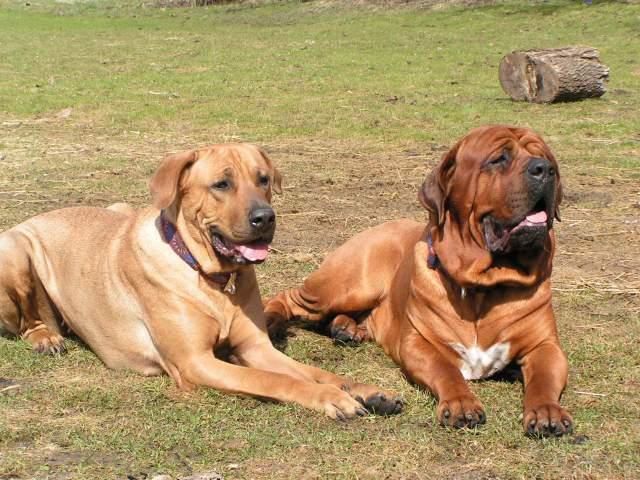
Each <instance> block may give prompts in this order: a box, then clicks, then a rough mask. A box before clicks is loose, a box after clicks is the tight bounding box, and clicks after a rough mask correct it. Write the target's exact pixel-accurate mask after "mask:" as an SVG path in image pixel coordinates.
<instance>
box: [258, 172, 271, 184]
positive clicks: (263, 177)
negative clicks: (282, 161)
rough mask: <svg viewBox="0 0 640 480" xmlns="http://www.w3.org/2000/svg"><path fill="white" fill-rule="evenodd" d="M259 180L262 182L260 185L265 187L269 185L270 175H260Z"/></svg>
mask: <svg viewBox="0 0 640 480" xmlns="http://www.w3.org/2000/svg"><path fill="white" fill-rule="evenodd" d="M258 181H259V182H260V185H261V186H263V187H266V186H268V185H269V177H268V176H266V175H260V177H259V178H258Z"/></svg>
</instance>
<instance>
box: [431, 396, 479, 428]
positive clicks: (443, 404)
mask: <svg viewBox="0 0 640 480" xmlns="http://www.w3.org/2000/svg"><path fill="white" fill-rule="evenodd" d="M437 415H438V421H439V422H440V424H442V425H444V426H445V427H453V428H475V427H477V426H478V425H482V424H484V423H485V422H486V420H487V416H486V415H485V413H484V408H483V406H482V403H480V400H478V399H477V398H476V397H475V396H474V395H473V394H466V395H460V396H458V397H451V398H446V399H441V400H440V403H438V409H437Z"/></svg>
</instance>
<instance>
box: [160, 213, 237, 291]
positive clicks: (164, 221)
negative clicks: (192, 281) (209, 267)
mask: <svg viewBox="0 0 640 480" xmlns="http://www.w3.org/2000/svg"><path fill="white" fill-rule="evenodd" d="M170 215H171V214H170V213H168V212H165V211H164V210H162V211H161V212H160V227H161V231H162V237H163V238H164V240H165V242H167V243H168V244H169V246H170V247H171V249H172V250H173V251H174V252H175V253H176V255H178V256H179V257H180V258H181V259H182V260H183V261H184V262H185V263H186V264H187V265H189V266H190V267H191V268H192V269H193V270H195V271H197V272H198V273H200V275H202V276H203V277H205V279H207V280H209V281H212V282H214V283H216V284H218V285H220V286H222V288H223V290H224V291H227V292H229V293H234V292H235V272H213V273H211V272H208V271H206V270H205V269H204V268H203V267H202V265H201V264H200V262H198V260H197V259H196V257H195V256H194V255H193V254H192V253H191V249H190V248H189V247H188V245H187V243H186V242H185V240H183V237H182V235H181V234H180V232H179V231H178V228H177V227H176V224H175V223H174V222H172V221H171V220H170V219H169V217H170ZM178 218H180V217H178Z"/></svg>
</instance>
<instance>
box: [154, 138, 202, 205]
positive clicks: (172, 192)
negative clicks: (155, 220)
mask: <svg viewBox="0 0 640 480" xmlns="http://www.w3.org/2000/svg"><path fill="white" fill-rule="evenodd" d="M197 159H198V151H197V150H189V151H187V152H182V153H176V154H175V155H170V156H168V157H167V158H165V159H164V160H163V161H162V163H161V164H160V166H159V167H158V169H157V170H156V173H154V174H153V177H151V181H150V182H149V189H150V190H151V198H152V199H153V205H154V206H155V207H156V208H159V209H163V208H167V207H168V206H169V205H171V204H172V203H173V201H174V200H175V198H176V195H177V194H178V184H179V183H180V177H181V176H182V172H184V170H185V168H187V167H189V166H191V165H192V164H193V163H194V162H195V161H196V160H197Z"/></svg>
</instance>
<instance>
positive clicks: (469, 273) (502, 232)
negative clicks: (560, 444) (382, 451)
mask: <svg viewBox="0 0 640 480" xmlns="http://www.w3.org/2000/svg"><path fill="white" fill-rule="evenodd" d="M419 197H420V200H421V202H422V204H423V205H424V207H425V208H426V209H427V210H428V211H429V216H430V220H429V224H428V225H427V226H426V228H425V226H424V225H422V224H420V223H417V222H414V221H410V220H398V221H394V222H389V223H385V224H383V225H380V226H378V227H375V228H372V229H370V230H367V231H365V232H362V233H360V234H358V235H356V236H355V237H354V238H353V239H351V240H349V241H348V242H347V243H345V244H344V245H343V246H341V247H340V248H338V249H337V250H336V251H335V252H333V253H332V254H330V255H329V256H328V257H327V258H326V260H325V261H324V263H323V264H322V265H321V266H320V269H319V270H318V271H316V272H314V273H313V274H312V275H311V276H309V278H308V279H307V280H306V281H305V283H304V286H303V287H302V288H300V289H296V290H291V291H287V292H282V293H280V294H278V295H277V296H276V297H274V298H273V299H272V300H270V301H269V302H267V307H266V311H267V314H268V316H270V317H271V318H270V322H271V323H272V324H273V325H274V326H277V325H278V323H280V322H283V321H287V320H289V319H290V318H292V317H302V318H306V319H309V320H311V321H324V322H328V323H329V327H330V330H331V333H332V335H333V336H334V337H336V338H338V339H340V340H343V341H355V342H359V341H362V340H365V339H368V338H372V339H374V340H375V341H377V342H378V343H380V345H382V347H383V348H384V350H385V351H386V352H387V354H389V355H390V356H391V357H392V358H393V359H394V360H395V361H396V363H398V364H399V365H400V366H401V367H402V368H403V369H404V371H405V372H406V374H407V375H408V377H409V378H410V379H411V380H412V381H414V382H415V383H417V384H418V385H421V386H424V387H426V388H428V389H429V390H430V391H431V392H433V393H434V394H435V396H436V397H437V398H438V400H439V404H438V409H437V415H438V419H439V420H440V421H441V422H442V423H443V424H445V425H450V426H454V427H465V426H467V427H473V426H475V425H477V424H482V423H484V421H485V413H484V409H483V407H482V404H481V403H480V401H479V400H478V399H477V398H476V396H475V395H474V394H473V393H472V392H471V391H470V390H469V387H468V386H467V384H466V382H465V379H480V378H486V377H489V376H491V375H493V374H494V373H496V372H498V371H500V370H501V369H503V368H504V367H505V366H506V365H507V364H508V363H510V362H512V361H517V362H518V363H519V364H520V366H521V367H522V372H523V374H524V384H525V394H524V428H525V430H526V431H527V432H528V433H529V434H532V435H563V434H565V433H568V432H569V431H570V430H571V425H572V419H571V416H570V415H569V414H568V413H567V412H566V411H565V410H564V409H563V408H562V407H561V406H560V405H559V403H558V401H559V398H560V395H561V393H562V391H563V389H564V387H565V384H566V380H567V361H566V358H565V355H564V354H563V352H562V351H561V349H560V346H559V344H558V338H557V334H556V324H555V320H554V316H553V309H552V306H551V287H550V280H549V276H550V274H551V261H552V257H553V252H554V245H555V240H554V234H553V230H552V229H551V228H552V225H553V218H554V216H555V217H557V216H558V205H559V204H560V201H561V198H562V191H561V186H560V177H559V173H558V165H557V163H556V160H555V158H554V156H553V154H552V153H551V151H550V150H549V148H548V147H547V145H546V144H545V143H544V141H543V140H542V138H540V137H539V136H538V135H536V134H535V133H534V132H532V131H531V130H528V129H524V128H514V127H504V126H489V127H483V128H478V129H476V130H473V131H471V132H470V133H469V134H468V135H467V136H466V137H465V138H463V139H462V140H461V141H460V142H458V143H457V144H456V145H455V146H454V147H453V148H452V149H451V150H450V151H449V152H448V153H447V154H446V155H445V156H444V157H443V159H442V161H441V162H440V164H439V165H438V166H437V167H436V168H435V169H434V170H433V171H432V172H431V174H430V175H429V176H428V177H427V179H426V181H425V182H424V184H423V186H422V189H421V191H420V195H419Z"/></svg>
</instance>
